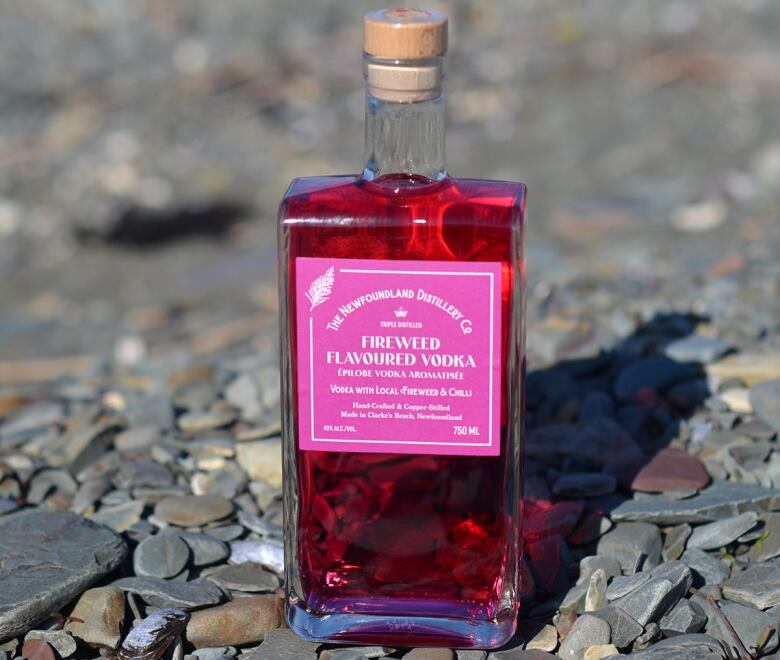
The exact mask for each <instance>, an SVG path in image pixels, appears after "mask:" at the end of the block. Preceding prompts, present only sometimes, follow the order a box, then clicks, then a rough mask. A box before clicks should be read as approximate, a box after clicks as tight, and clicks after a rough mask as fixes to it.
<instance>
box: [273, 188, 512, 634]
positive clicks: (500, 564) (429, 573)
mask: <svg viewBox="0 0 780 660" xmlns="http://www.w3.org/2000/svg"><path fill="white" fill-rule="evenodd" d="M523 206H524V188H523V187H522V186H521V185H519V184H512V183H502V182H493V181H477V180H452V179H445V180H444V181H441V182H438V183H436V182H429V181H428V180H425V179H421V178H417V177H406V176H400V175H399V176H392V177H384V178H383V179H379V180H377V181H375V182H372V183H367V182H364V181H360V180H357V179H355V178H354V177H346V176H345V177H323V178H313V179H299V180H297V181H295V182H294V183H293V185H292V187H291V188H290V191H289V192H288V194H287V197H286V198H285V201H284V203H283V206H282V212H281V213H282V215H281V220H282V230H281V231H282V234H281V240H282V249H283V250H284V251H286V262H285V263H286V267H287V272H286V273H281V274H280V275H281V276H282V277H284V276H285V275H286V277H287V278H288V282H289V285H288V300H287V301H286V305H287V308H288V310H289V324H290V325H289V328H290V330H289V332H290V337H291V338H292V339H291V341H292V342H293V349H292V351H291V356H290V359H291V369H290V374H291V375H290V378H291V379H292V383H291V388H288V389H289V390H290V391H291V393H292V397H293V399H292V400H291V401H290V402H289V405H290V406H291V407H292V408H291V409H292V411H295V410H296V409H297V408H296V406H297V401H295V400H294V393H295V392H296V382H295V381H296V373H297V371H296V369H297V365H296V350H295V337H296V327H295V313H294V310H295V299H294V291H295V278H296V273H295V258H296V257H334V258H361V259H388V260H389V259H424V260H447V261H493V262H501V263H502V264H503V269H502V272H503V278H502V320H503V321H502V323H503V328H502V346H501V355H502V364H505V365H508V363H509V361H510V359H511V358H512V356H513V355H514V361H515V365H514V366H512V367H510V365H508V368H507V369H506V370H505V371H504V372H503V374H504V375H503V377H502V388H501V389H502V401H501V419H502V423H501V428H502V433H501V437H502V439H501V443H502V444H501V455H500V456H498V457H459V456H415V455H401V454H366V453H346V452H344V453H341V452H339V453H337V452H318V451H298V450H296V472H297V475H296V476H297V488H298V506H299V509H298V511H299V513H298V518H297V520H295V521H288V525H290V524H292V525H294V526H295V527H296V532H297V543H296V547H295V554H297V558H296V564H297V570H298V576H299V579H300V585H301V587H302V590H303V593H302V594H299V595H300V596H301V598H302V600H303V602H304V604H305V607H306V608H307V609H308V610H310V611H312V612H315V613H317V614H326V613H361V614H375V615H385V616H388V617H392V616H404V617H410V616H424V617H431V616H441V617H452V618H460V619H464V620H473V619H477V620H481V621H489V620H496V619H497V618H501V617H507V616H509V617H510V618H511V623H510V625H509V626H508V627H509V628H512V629H513V628H514V617H515V612H516V597H517V593H518V591H517V588H518V587H517V584H516V581H517V562H518V561H519V549H518V548H517V547H516V545H517V544H516V538H517V536H516V535H517V525H518V520H517V518H518V514H517V512H518V481H519V476H520V475H519V474H517V468H516V465H517V463H516V462H514V461H512V460H510V455H511V451H512V449H511V446H512V443H511V440H510V437H509V430H508V429H509V427H510V425H511V424H512V423H513V422H512V420H509V423H508V421H507V411H508V410H509V409H510V408H509V405H508V404H509V403H510V402H508V401H507V398H508V389H507V382H506V381H507V378H508V377H509V376H508V374H514V378H516V379H521V378H522V372H523V356H522V355H521V354H520V351H519V349H517V350H516V351H515V352H510V350H509V348H510V347H509V342H510V341H512V339H511V337H512V336H518V335H520V334H521V333H519V332H517V331H515V332H514V334H513V333H512V332H511V331H510V324H509V322H508V320H509V319H510V318H512V317H513V316H514V317H515V318H517V319H518V322H519V323H522V320H521V319H520V315H521V312H522V310H521V309H517V306H518V305H517V302H516V301H517V300H518V298H517V296H516V295H515V294H516V293H517V292H516V291H513V287H515V286H516V283H517V281H518V280H517V279H516V277H515V276H516V275H517V274H518V273H517V272H515V270H514V269H517V268H519V267H520V265H521V264H522V263H523V261H522V259H521V258H520V254H521V235H522V234H521V232H522V211H523ZM519 275H520V282H522V281H524V273H519ZM520 391H522V389H521V390H520ZM518 403H519V402H517V401H514V402H511V409H515V410H517V409H519V410H522V408H521V407H520V408H518ZM520 403H521V402H520ZM295 417H296V416H295V413H294V412H293V418H295ZM296 436H297V433H296ZM515 442H516V441H515ZM507 592H509V593H511V594H512V596H511V598H512V599H513V600H514V602H513V603H512V605H513V607H510V608H509V614H507V603H506V598H505V597H504V596H505V594H506V593H507ZM502 595H504V596H502ZM502 598H503V603H502ZM379 634H380V635H381V640H382V641H383V642H384V643H388V644H391V643H394V644H399V645H403V644H411V643H413V644H415V645H424V644H426V643H431V644H441V643H442V641H444V642H445V643H446V642H447V641H448V640H442V637H441V634H440V633H436V634H432V635H431V637H430V639H426V638H425V637H426V636H425V634H424V633H421V632H420V631H416V632H415V631H411V630H403V629H401V630H396V631H393V630H392V629H391V628H389V629H386V630H383V631H381V633H379ZM510 634H511V632H510ZM377 639H378V637H377V636H374V635H372V634H366V635H365V636H361V635H360V634H355V633H354V632H352V633H350V634H346V635H345V636H344V641H351V642H361V641H364V642H373V641H376V640H377ZM449 643H451V644H452V645H453V646H455V645H457V646H466V645H468V644H467V643H464V642H463V639H461V638H459V637H458V636H457V635H453V638H452V640H449ZM498 643H500V642H498Z"/></svg>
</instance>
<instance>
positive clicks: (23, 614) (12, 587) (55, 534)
mask: <svg viewBox="0 0 780 660" xmlns="http://www.w3.org/2000/svg"><path fill="white" fill-rule="evenodd" d="M20 539H23V540H24V543H20V542H19V541H20ZM126 555H127V546H126V545H125V542H124V541H123V540H122V539H121V538H120V537H119V536H118V535H117V534H116V533H114V532H113V531H112V530H110V529H108V528H107V527H103V526H101V525H97V524H95V523H93V522H92V521H90V520H87V519H86V518H83V517H81V516H79V515H77V514H75V513H71V512H68V511H46V510H43V509H40V510H32V511H22V512H20V513H17V514H12V515H10V516H7V517H4V518H2V519H0V557H2V561H0V584H2V589H3V594H4V598H3V601H2V602H0V639H3V640H4V639H9V638H11V637H15V636H16V635H19V634H21V633H23V632H26V631H28V630H30V629H31V628H32V627H33V626H35V625H36V624H37V623H39V622H40V621H42V620H43V619H45V618H46V617H47V616H48V615H49V614H51V613H52V612H56V611H57V610H58V609H59V608H61V607H62V606H64V605H65V604H67V603H69V602H71V601H72V600H74V599H75V598H76V597H77V596H78V595H79V594H81V592H82V591H84V590H85V589H86V588H87V587H88V586H89V585H91V584H92V583H94V582H95V581H97V580H99V579H100V578H102V577H103V576H105V575H107V574H108V573H110V572H111V571H113V570H114V569H115V568H116V567H117V566H119V565H120V564H121V563H122V562H123V561H124V559H125V557H126ZM53 576H56V579H53Z"/></svg>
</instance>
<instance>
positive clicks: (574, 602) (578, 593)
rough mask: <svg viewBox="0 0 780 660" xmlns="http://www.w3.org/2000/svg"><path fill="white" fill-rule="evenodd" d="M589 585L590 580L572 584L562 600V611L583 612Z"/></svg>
mask: <svg viewBox="0 0 780 660" xmlns="http://www.w3.org/2000/svg"><path fill="white" fill-rule="evenodd" d="M588 586H589V583H588V582H578V583H577V584H575V585H574V586H572V587H571V588H570V589H569V590H568V591H567V592H566V595H565V596H564V597H563V600H562V601H561V604H560V607H559V609H560V611H561V612H574V613H575V614H582V613H583V612H584V611H585V597H586V596H587V595H588Z"/></svg>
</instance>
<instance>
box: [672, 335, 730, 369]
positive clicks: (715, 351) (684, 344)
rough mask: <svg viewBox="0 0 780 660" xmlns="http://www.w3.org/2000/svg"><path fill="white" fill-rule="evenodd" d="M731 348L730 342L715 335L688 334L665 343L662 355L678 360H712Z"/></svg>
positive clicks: (702, 361) (704, 361) (704, 362)
mask: <svg viewBox="0 0 780 660" xmlns="http://www.w3.org/2000/svg"><path fill="white" fill-rule="evenodd" d="M731 349H732V346H731V344H729V343H728V342H727V341H725V340H723V339H719V338H717V337H706V336H704V335H688V336H687V337H683V338H682V339H676V340H675V341H673V342H671V343H669V344H667V345H666V346H665V347H664V355H666V357H669V358H671V359H672V360H677V361H678V362H701V363H703V364H706V363H708V362H714V361H715V360H717V359H718V358H719V357H722V356H724V355H725V354H726V353H728V352H729V351H730V350H731Z"/></svg>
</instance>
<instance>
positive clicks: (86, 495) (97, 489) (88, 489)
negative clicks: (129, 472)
mask: <svg viewBox="0 0 780 660" xmlns="http://www.w3.org/2000/svg"><path fill="white" fill-rule="evenodd" d="M109 490H111V482H110V481H109V480H108V479H107V478H106V477H103V478H100V479H90V480H88V481H85V482H83V483H82V484H81V485H80V486H79V488H78V490H77V491H76V494H75V495H74V496H73V501H72V502H71V504H70V510H71V511H73V512H74V513H84V512H85V511H86V510H87V509H89V507H91V506H92V505H93V504H95V503H96V502H98V501H99V500H100V498H101V497H103V496H104V495H105V494H106V493H107V492H108V491H109Z"/></svg>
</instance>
